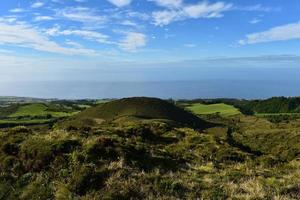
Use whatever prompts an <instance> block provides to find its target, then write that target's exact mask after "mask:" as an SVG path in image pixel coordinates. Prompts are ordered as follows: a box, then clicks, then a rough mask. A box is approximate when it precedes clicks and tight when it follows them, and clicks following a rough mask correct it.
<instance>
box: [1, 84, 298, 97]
mask: <svg viewBox="0 0 300 200" xmlns="http://www.w3.org/2000/svg"><path fill="white" fill-rule="evenodd" d="M0 96H19V97H38V98H59V99H86V98H91V99H95V98H99V99H102V98H123V97H132V96H149V97H159V98H164V99H167V98H173V99H195V98H239V99H264V98H269V97H273V96H300V80H299V81H298V80H293V81H289V80H285V81H275V80H273V81H271V80H268V81H264V80H201V81H155V82H95V81H93V82H84V81H70V82H67V81H39V82H0Z"/></svg>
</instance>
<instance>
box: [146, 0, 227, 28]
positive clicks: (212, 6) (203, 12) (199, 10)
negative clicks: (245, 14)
mask: <svg viewBox="0 0 300 200" xmlns="http://www.w3.org/2000/svg"><path fill="white" fill-rule="evenodd" d="M230 9H232V4H227V3H224V2H216V3H209V2H206V1H204V2H200V3H198V4H193V5H183V6H181V7H180V8H178V9H171V10H170V9H168V10H163V11H155V12H153V13H152V17H153V20H154V24H155V25H157V26H164V25H168V24H170V23H171V22H173V21H180V20H184V19H188V18H194V19H198V18H219V17H223V13H224V12H225V11H229V10H230Z"/></svg>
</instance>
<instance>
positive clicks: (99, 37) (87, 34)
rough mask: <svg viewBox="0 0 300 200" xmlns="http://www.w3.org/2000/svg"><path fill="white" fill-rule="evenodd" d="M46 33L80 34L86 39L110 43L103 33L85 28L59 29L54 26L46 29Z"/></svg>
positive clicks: (56, 34)
mask: <svg viewBox="0 0 300 200" xmlns="http://www.w3.org/2000/svg"><path fill="white" fill-rule="evenodd" d="M46 33H47V34H48V35H51V36H59V35H64V36H68V35H75V36H80V37H83V38H85V39H88V40H92V41H96V42H99V43H110V42H109V41H108V38H109V36H107V35H104V34H102V33H99V32H96V31H87V30H60V29H59V28H58V27H54V28H51V29H48V30H47V31H46Z"/></svg>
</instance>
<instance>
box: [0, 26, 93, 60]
mask: <svg viewBox="0 0 300 200" xmlns="http://www.w3.org/2000/svg"><path fill="white" fill-rule="evenodd" d="M0 27H1V29H0V44H4V45H12V46H17V47H24V48H31V49H34V50H37V51H42V52H50V53H58V54H65V55H96V54H97V52H96V51H94V50H92V49H84V48H68V47H64V46H61V45H59V44H58V43H56V42H54V41H51V40H50V39H49V38H48V37H46V36H45V35H43V34H42V33H41V32H40V31H39V30H38V29H36V28H35V27H32V26H30V25H28V24H26V23H24V22H16V23H14V24H8V23H5V22H2V21H1V20H0Z"/></svg>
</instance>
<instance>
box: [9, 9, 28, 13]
mask: <svg viewBox="0 0 300 200" xmlns="http://www.w3.org/2000/svg"><path fill="white" fill-rule="evenodd" d="M24 11H25V10H24V9H22V8H14V9H11V10H9V12H12V13H21V12H24Z"/></svg>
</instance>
